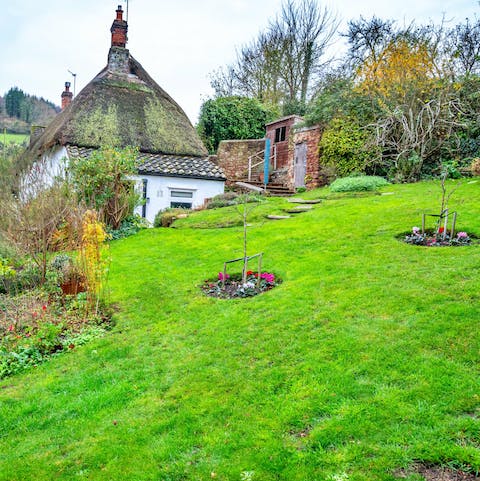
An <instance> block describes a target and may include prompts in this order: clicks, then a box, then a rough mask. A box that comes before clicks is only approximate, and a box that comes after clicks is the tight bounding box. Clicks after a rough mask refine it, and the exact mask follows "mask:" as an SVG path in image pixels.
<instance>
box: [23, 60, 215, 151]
mask: <svg viewBox="0 0 480 481" xmlns="http://www.w3.org/2000/svg"><path fill="white" fill-rule="evenodd" d="M128 64H129V73H120V72H117V71H111V70H109V69H108V67H105V68H104V69H103V70H102V71H101V72H100V73H99V74H98V75H97V76H96V77H95V78H94V79H93V80H92V81H91V82H90V83H89V84H88V85H87V86H86V87H85V88H84V89H83V90H82V91H81V92H80V93H79V94H78V95H77V96H76V98H75V99H74V101H73V102H72V103H71V104H70V105H69V106H68V107H67V108H66V109H65V110H64V111H63V112H61V113H60V114H58V115H57V116H56V117H55V119H54V120H53V121H52V122H51V123H50V124H49V125H48V126H47V128H46V129H45V131H44V132H43V134H42V135H41V136H39V138H38V139H36V140H35V141H34V142H33V143H32V145H31V146H30V148H29V149H28V156H29V157H31V158H35V157H39V156H40V155H42V154H43V153H44V152H45V151H46V150H48V149H50V148H51V147H54V146H55V145H67V144H70V145H77V146H79V147H88V148H99V147H101V146H103V145H112V146H118V147H125V146H127V145H130V146H135V147H138V149H139V150H140V151H141V152H148V153H154V154H172V155H180V156H182V155H186V156H197V157H204V156H206V155H207V151H206V149H205V147H204V146H203V144H202V142H201V140H200V138H199V137H198V135H197V132H196V131H195V129H194V128H193V126H192V124H191V123H190V120H189V119H188V117H187V116H186V115H185V113H184V111H183V110H182V109H181V107H180V106H179V105H178V104H177V103H176V102H175V101H174V100H173V99H172V98H171V97H170V96H169V95H168V94H167V93H166V92H165V91H164V90H163V89H162V88H161V87H160V86H159V85H157V83H156V82H155V81H154V80H153V79H152V78H151V77H150V75H148V73H147V72H146V71H145V69H144V68H143V67H142V66H141V65H140V63H138V62H137V61H136V60H135V59H134V58H133V57H132V56H130V55H129V58H128Z"/></svg>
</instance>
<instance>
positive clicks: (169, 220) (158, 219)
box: [153, 207, 189, 227]
mask: <svg viewBox="0 0 480 481" xmlns="http://www.w3.org/2000/svg"><path fill="white" fill-rule="evenodd" d="M187 212H189V209H182V208H180V207H168V208H167V209H163V210H160V211H158V213H157V215H156V216H155V220H154V221H153V227H170V226H171V225H172V224H173V222H174V221H175V220H176V219H177V218H178V216H179V215H185V214H186V213H187Z"/></svg>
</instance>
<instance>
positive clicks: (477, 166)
mask: <svg viewBox="0 0 480 481" xmlns="http://www.w3.org/2000/svg"><path fill="white" fill-rule="evenodd" d="M470 168H471V170H472V175H476V176H480V158H478V157H477V158H476V159H473V160H472V165H471V167H470Z"/></svg>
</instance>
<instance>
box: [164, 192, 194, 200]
mask: <svg viewBox="0 0 480 481" xmlns="http://www.w3.org/2000/svg"><path fill="white" fill-rule="evenodd" d="M170 197H181V198H182V199H192V198H193V192H191V191H188V190H172V191H171V192H170Z"/></svg>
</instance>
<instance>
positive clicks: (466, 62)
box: [447, 17, 480, 75]
mask: <svg viewBox="0 0 480 481" xmlns="http://www.w3.org/2000/svg"><path fill="white" fill-rule="evenodd" d="M447 49H448V53H449V54H450V56H451V57H452V59H453V63H454V66H455V70H456V73H457V74H458V75H469V74H473V73H478V72H479V70H480V19H478V18H477V17H475V19H474V21H473V22H470V20H469V19H468V18H467V19H466V21H465V23H460V24H458V25H456V26H455V27H454V28H453V29H452V30H451V31H450V32H449V35H448V37H447Z"/></svg>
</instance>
